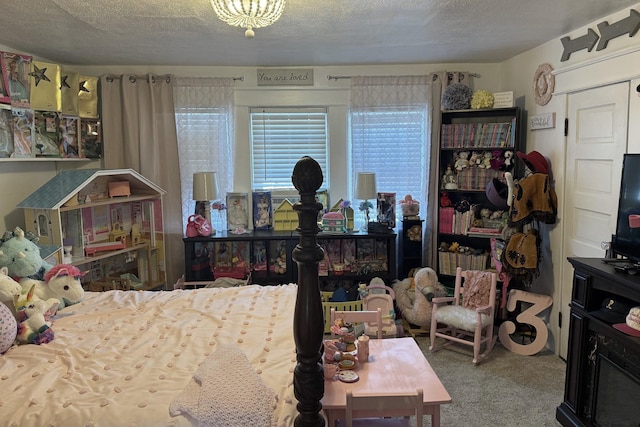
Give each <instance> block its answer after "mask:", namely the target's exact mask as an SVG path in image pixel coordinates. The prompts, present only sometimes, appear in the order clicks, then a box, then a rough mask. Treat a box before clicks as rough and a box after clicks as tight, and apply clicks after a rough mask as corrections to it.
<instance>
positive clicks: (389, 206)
mask: <svg viewBox="0 0 640 427" xmlns="http://www.w3.org/2000/svg"><path fill="white" fill-rule="evenodd" d="M376 207H377V210H378V222H383V223H387V224H388V226H389V228H395V227H396V193H380V192H379V193H378V200H377V206H376Z"/></svg>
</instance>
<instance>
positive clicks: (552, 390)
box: [416, 337, 566, 427]
mask: <svg viewBox="0 0 640 427" xmlns="http://www.w3.org/2000/svg"><path fill="white" fill-rule="evenodd" d="M416 341H417V343H418V345H419V346H420V348H421V349H422V351H423V352H424V354H425V357H426V358H427V360H428V361H429V363H430V364H431V366H432V367H433V370H434V371H435V372H436V374H437V375H438V377H439V378H440V381H441V382H442V384H443V385H444V387H445V388H446V389H447V391H448V392H449V395H450V396H451V399H452V403H450V404H448V405H442V406H441V409H440V416H441V418H440V419H441V426H442V427H512V426H515V427H547V426H548V427H557V426H560V423H558V422H557V421H556V419H555V413H556V407H557V406H558V405H559V404H560V403H561V402H562V400H563V396H564V378H565V369H566V363H565V362H564V361H563V360H562V359H560V357H559V356H557V355H555V354H553V353H552V352H550V351H548V350H544V351H542V352H540V353H538V354H536V355H533V356H520V355H518V354H515V353H512V352H510V351H508V350H507V349H505V348H504V347H503V346H502V345H501V344H500V342H498V343H496V346H495V347H494V348H493V350H492V351H491V352H490V353H489V355H488V356H487V358H486V359H484V360H483V361H481V362H480V363H479V364H477V365H474V364H473V363H472V358H473V352H472V348H471V347H470V346H464V345H458V344H454V345H451V346H449V347H447V348H445V349H442V350H440V351H436V352H430V351H429V337H417V338H416ZM430 425H431V419H430V417H426V419H425V421H424V426H430Z"/></svg>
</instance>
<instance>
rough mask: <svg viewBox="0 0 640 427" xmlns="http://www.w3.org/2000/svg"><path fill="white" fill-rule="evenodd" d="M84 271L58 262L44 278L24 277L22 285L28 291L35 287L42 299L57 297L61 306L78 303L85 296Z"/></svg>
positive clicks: (35, 291)
mask: <svg viewBox="0 0 640 427" xmlns="http://www.w3.org/2000/svg"><path fill="white" fill-rule="evenodd" d="M83 275H84V273H82V272H81V271H80V270H79V269H78V267H75V266H73V265H68V264H58V265H55V266H54V267H52V268H51V269H50V270H49V271H48V272H47V274H46V275H45V277H44V281H42V280H33V279H22V280H21V281H20V286H22V290H23V291H26V290H29V289H31V287H32V286H34V287H35V290H34V294H35V295H36V296H37V297H39V298H40V299H42V300H49V299H51V298H57V299H58V300H59V301H60V306H59V308H64V307H66V306H69V305H72V304H76V303H78V302H80V300H82V298H83V297H84V289H83V288H82V284H81V283H80V277H82V276H83Z"/></svg>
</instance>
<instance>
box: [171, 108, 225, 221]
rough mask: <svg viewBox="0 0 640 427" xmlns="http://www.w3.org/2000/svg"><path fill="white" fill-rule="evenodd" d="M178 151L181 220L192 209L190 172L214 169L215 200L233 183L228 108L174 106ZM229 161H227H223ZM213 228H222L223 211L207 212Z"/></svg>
mask: <svg viewBox="0 0 640 427" xmlns="http://www.w3.org/2000/svg"><path fill="white" fill-rule="evenodd" d="M175 116H176V128H177V131H178V151H179V157H180V174H181V181H182V195H183V200H182V216H183V223H184V224H186V223H187V219H188V218H189V216H190V215H192V214H193V213H194V204H195V202H194V201H193V200H192V194H193V173H194V172H203V171H216V172H218V173H217V179H218V193H219V194H218V200H220V201H222V202H223V203H224V201H225V194H226V189H227V188H230V186H231V185H232V184H233V182H232V181H231V179H230V178H228V177H229V175H230V174H231V173H232V172H233V169H232V165H231V162H228V159H231V158H233V155H232V151H231V144H230V142H229V141H230V135H229V128H230V126H229V123H230V120H231V118H230V116H229V114H228V110H227V109H225V108H218V107H209V108H204V107H194V108H176V114H175ZM227 163H229V164H227ZM211 223H212V225H213V228H214V229H218V230H224V229H226V228H227V227H226V212H216V211H215V210H212V212H211Z"/></svg>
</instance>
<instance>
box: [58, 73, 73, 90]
mask: <svg viewBox="0 0 640 427" xmlns="http://www.w3.org/2000/svg"><path fill="white" fill-rule="evenodd" d="M61 79H62V81H61V82H60V89H62V88H63V87H66V88H67V89H71V86H69V83H67V79H69V76H62V77H61Z"/></svg>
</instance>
